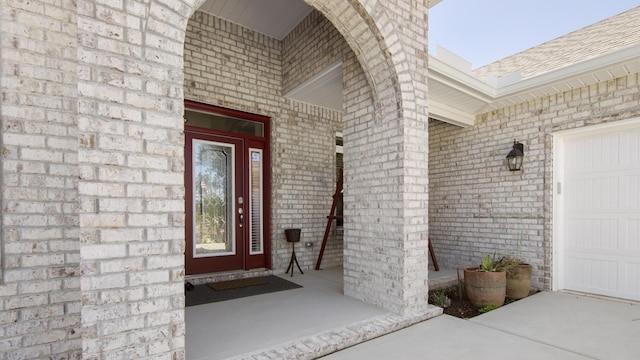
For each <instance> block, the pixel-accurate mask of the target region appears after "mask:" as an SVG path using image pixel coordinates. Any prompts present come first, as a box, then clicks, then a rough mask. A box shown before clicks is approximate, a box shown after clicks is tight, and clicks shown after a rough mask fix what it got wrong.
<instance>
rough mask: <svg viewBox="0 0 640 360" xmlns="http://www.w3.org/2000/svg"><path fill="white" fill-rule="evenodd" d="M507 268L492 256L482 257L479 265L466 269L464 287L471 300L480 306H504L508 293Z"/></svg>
mask: <svg viewBox="0 0 640 360" xmlns="http://www.w3.org/2000/svg"><path fill="white" fill-rule="evenodd" d="M505 270H506V269H505V268H504V267H503V266H502V264H501V263H500V262H499V261H495V260H494V259H492V258H491V256H489V255H486V256H484V257H483V258H482V263H481V264H480V266H479V267H470V268H466V269H464V287H465V291H466V293H467V299H468V300H469V302H470V303H471V304H472V305H473V306H476V307H478V308H482V307H485V306H490V305H491V306H496V307H499V306H502V305H503V304H504V299H505V295H506V286H507V277H506V271H505Z"/></svg>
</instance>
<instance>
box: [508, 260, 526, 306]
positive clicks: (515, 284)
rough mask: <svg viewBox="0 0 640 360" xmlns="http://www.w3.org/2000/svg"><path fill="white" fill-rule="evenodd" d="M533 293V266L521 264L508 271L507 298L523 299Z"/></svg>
mask: <svg viewBox="0 0 640 360" xmlns="http://www.w3.org/2000/svg"><path fill="white" fill-rule="evenodd" d="M530 291H531V265H529V264H520V265H518V266H515V267H512V268H511V269H509V270H507V297H508V298H510V299H523V298H526V297H527V296H529V292H530Z"/></svg>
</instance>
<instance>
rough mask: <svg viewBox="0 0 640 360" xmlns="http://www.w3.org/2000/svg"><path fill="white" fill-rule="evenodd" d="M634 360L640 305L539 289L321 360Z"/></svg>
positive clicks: (639, 342)
mask: <svg viewBox="0 0 640 360" xmlns="http://www.w3.org/2000/svg"><path fill="white" fill-rule="evenodd" d="M506 358H508V359H536V360H539V359H545V360H547V359H603V360H605V359H606V360H611V359H616V360H618V359H633V360H637V359H640V304H639V303H637V302H625V301H616V300H611V299H600V298H594V297H588V296H584V295H576V294H569V293H553V292H542V293H538V294H536V295H533V296H530V297H528V298H526V299H523V300H520V301H518V302H516V303H513V304H510V305H509V306H505V307H502V308H500V309H497V310H494V311H492V312H490V313H487V314H484V315H481V316H478V317H475V318H473V319H471V320H461V319H458V318H455V317H451V316H448V315H441V316H438V317H436V318H434V319H431V320H427V321H424V322H421V323H419V324H416V325H413V326H411V327H408V328H405V329H403V330H400V331H397V332H394V333H391V334H389V335H385V336H382V337H380V338H377V339H374V340H371V341H368V342H365V343H362V344H359V345H356V346H353V347H351V348H348V349H345V350H342V351H339V352H337V353H334V354H331V355H329V356H326V357H324V358H323V359H328V360H335V359H350V360H357V359H403V360H404V359H474V360H482V359H487V360H495V359H506Z"/></svg>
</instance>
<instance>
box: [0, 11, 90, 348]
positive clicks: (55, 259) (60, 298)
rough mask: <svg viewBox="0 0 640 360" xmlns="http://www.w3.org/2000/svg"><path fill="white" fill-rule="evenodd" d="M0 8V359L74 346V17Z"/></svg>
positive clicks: (76, 273) (77, 310)
mask: <svg viewBox="0 0 640 360" xmlns="http://www.w3.org/2000/svg"><path fill="white" fill-rule="evenodd" d="M71 5H72V2H71V1H30V2H22V1H13V2H11V4H8V3H6V2H3V4H2V6H1V7H0V37H1V39H2V48H1V49H0V54H1V55H2V62H1V63H0V68H1V69H2V74H1V78H0V86H1V90H2V100H1V105H0V114H1V116H2V140H1V142H2V170H1V174H2V177H1V180H0V182H1V184H2V209H3V210H2V246H1V248H2V251H4V254H2V255H3V258H2V264H1V265H2V266H1V267H2V273H1V275H2V278H1V280H0V281H1V284H0V358H3V359H5V358H7V357H6V356H10V358H14V359H27V358H57V357H60V356H63V355H62V354H65V355H66V354H68V355H69V357H71V358H73V357H79V354H80V347H81V342H80V296H79V292H80V277H79V275H80V269H79V260H80V253H79V247H80V244H79V241H78V208H77V203H78V168H77V164H78V156H77V147H78V143H77V121H78V118H77V110H76V100H77V95H76V94H77V92H76V86H75V82H76V80H77V75H76V66H75V58H76V37H77V32H76V27H75V23H76V15H75V9H74V8H73V7H72V6H71Z"/></svg>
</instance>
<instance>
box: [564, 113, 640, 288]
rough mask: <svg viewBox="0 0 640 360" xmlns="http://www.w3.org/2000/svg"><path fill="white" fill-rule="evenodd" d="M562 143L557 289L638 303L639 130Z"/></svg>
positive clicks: (601, 132) (573, 137) (602, 131)
mask: <svg viewBox="0 0 640 360" xmlns="http://www.w3.org/2000/svg"><path fill="white" fill-rule="evenodd" d="M558 140H559V141H558ZM556 141H557V142H558V143H559V144H560V147H557V148H556V154H557V155H559V156H558V160H560V161H559V162H560V164H557V166H559V167H556V170H557V171H556V176H558V178H559V180H560V181H559V182H558V183H557V184H556V189H555V190H556V191H555V193H556V197H555V198H554V200H558V202H559V204H560V208H559V210H558V208H557V209H556V214H555V215H554V221H558V220H559V221H561V222H562V224H560V226H558V227H556V228H555V229H557V230H560V231H559V232H560V234H558V235H559V236H560V238H559V240H560V241H559V243H560V244H558V243H556V246H558V245H559V247H560V249H559V251H558V252H557V253H556V256H559V257H560V258H559V259H558V258H555V260H556V261H557V265H556V266H558V267H557V268H556V271H555V274H554V282H555V279H558V278H559V281H558V283H557V284H554V288H556V289H558V288H559V289H566V290H576V291H581V292H587V293H592V294H599V295H606V296H613V297H619V298H624V299H632V300H640V240H639V238H640V124H638V123H636V124H631V125H628V124H627V125H626V126H624V127H617V128H611V127H609V128H602V127H601V128H597V129H595V130H593V131H587V132H581V133H578V134H569V135H566V136H560V137H556ZM558 260H559V261H558Z"/></svg>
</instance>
